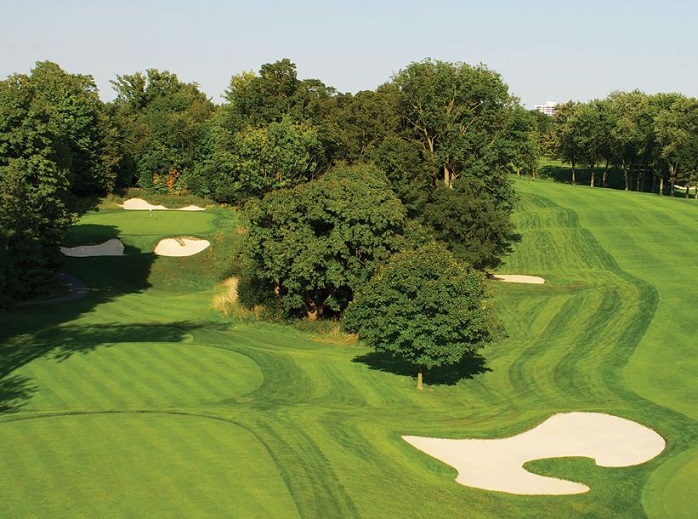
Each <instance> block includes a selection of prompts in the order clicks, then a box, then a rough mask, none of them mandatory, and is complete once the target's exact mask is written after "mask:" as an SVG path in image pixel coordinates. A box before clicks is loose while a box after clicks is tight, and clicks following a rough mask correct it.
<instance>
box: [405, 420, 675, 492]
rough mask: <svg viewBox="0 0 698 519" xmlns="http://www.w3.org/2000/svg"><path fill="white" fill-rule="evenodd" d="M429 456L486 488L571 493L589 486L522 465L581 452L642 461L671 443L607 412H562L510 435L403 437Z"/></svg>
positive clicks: (605, 463) (617, 463) (606, 460)
mask: <svg viewBox="0 0 698 519" xmlns="http://www.w3.org/2000/svg"><path fill="white" fill-rule="evenodd" d="M403 439H404V440H406V441H407V442H408V443H410V444H412V445H413V446H415V447H417V448H418V449H420V450H422V451H424V452H426V453H427V454H429V455H430V456H433V457H434V458H436V459H438V460H441V461H443V462H444V463H446V464H448V465H451V466H452V467H454V468H455V469H456V470H458V477H457V478H456V481H457V482H458V483H460V484H461V485H466V486H470V487H475V488H482V489H485V490H497V491H500V492H508V493H510V494H523V495H542V494H549V495H566V494H581V493H583V492H587V491H588V490H589V487H588V486H586V485H583V484H581V483H574V482H572V481H566V480H563V479H557V478H550V477H546V476H539V475H536V474H532V473H531V472H528V471H527V470H525V469H524V468H523V464H524V463H526V462H528V461H534V460H539V459H546V458H562V457H573V456H581V457H587V458H593V459H594V460H596V464H597V465H598V466H601V467H629V466H632V465H639V464H640V463H644V462H646V461H649V460H650V459H652V458H654V457H655V456H657V455H658V454H659V453H661V452H662V451H663V450H664V448H665V447H666V442H665V441H664V438H662V437H661V436H660V435H659V434H657V433H656V432H654V431H653V430H652V429H648V428H647V427H645V426H643V425H640V424H638V423H636V422H633V421H631V420H626V419H624V418H618V417H617V416H611V415H608V414H603V413H561V414H556V415H554V416H551V417H550V418H548V419H547V420H546V421H544V422H543V423H541V424H540V425H538V426H537V427H535V428H533V429H531V430H530V431H527V432H524V433H521V434H519V435H517V436H513V437H511V438H502V439H497V440H450V439H440V438H424V437H419V436H403Z"/></svg>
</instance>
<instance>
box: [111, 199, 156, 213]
mask: <svg viewBox="0 0 698 519" xmlns="http://www.w3.org/2000/svg"><path fill="white" fill-rule="evenodd" d="M119 207H123V208H124V209H126V210H128V211H164V210H166V209H167V207H165V206H164V205H153V204H151V203H149V202H146V201H145V200H143V199H142V198H129V199H128V200H125V201H124V203H123V204H120V205H119Z"/></svg>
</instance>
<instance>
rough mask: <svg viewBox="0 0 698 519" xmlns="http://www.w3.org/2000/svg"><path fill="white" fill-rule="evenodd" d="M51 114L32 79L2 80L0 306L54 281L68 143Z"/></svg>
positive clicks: (65, 221) (64, 218) (66, 216)
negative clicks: (59, 131) (59, 132)
mask: <svg viewBox="0 0 698 519" xmlns="http://www.w3.org/2000/svg"><path fill="white" fill-rule="evenodd" d="M54 114H55V112H54V110H53V107H52V106H51V105H50V104H49V103H48V102H47V101H46V99H45V98H44V97H43V96H42V95H41V94H40V93H39V91H38V88H37V84H36V82H34V81H33V80H32V79H31V78H30V77H27V76H24V75H16V76H11V77H10V78H8V79H7V80H6V81H2V82H0V293H1V294H2V296H0V299H1V301H0V304H8V303H10V302H11V301H12V300H15V299H26V298H28V297H31V296H33V295H36V294H38V293H40V291H41V290H42V289H44V288H46V287H48V286H50V285H51V284H52V283H53V274H52V271H51V270H52V268H53V267H54V266H55V260H56V255H57V253H58V245H59V243H60V240H61V238H62V235H63V232H64V231H65V229H66V228H67V227H68V226H69V225H70V223H71V222H72V216H71V214H70V213H69V211H68V209H67V208H66V200H67V198H68V194H69V189H70V179H69V178H70V170H69V165H70V158H71V155H70V152H69V141H68V140H67V139H66V138H65V136H62V135H60V134H58V133H57V132H56V129H57V127H58V126H59V125H58V124H57V122H56V120H55V117H54Z"/></svg>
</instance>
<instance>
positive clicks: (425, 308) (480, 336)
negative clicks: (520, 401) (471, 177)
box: [343, 243, 500, 371]
mask: <svg viewBox="0 0 698 519" xmlns="http://www.w3.org/2000/svg"><path fill="white" fill-rule="evenodd" d="M343 326H344V328H345V329H346V330H348V331H350V332H355V333H357V334H358V335H359V338H360V339H362V340H363V341H364V342H365V343H366V344H368V345H369V346H372V347H374V348H375V349H377V350H379V351H384V352H388V353H390V354H391V355H393V356H395V357H398V358H401V359H404V360H406V361H408V362H409V363H410V364H412V366H414V367H415V369H419V370H420V371H421V369H430V368H435V367H438V366H442V365H448V364H455V363H457V362H460V361H461V360H462V359H463V358H464V357H466V356H472V355H473V354H475V352H477V350H479V349H480V348H482V347H483V346H484V345H485V344H487V343H489V342H491V341H492V340H493V339H494V338H495V337H496V336H497V334H498V333H499V330H500V328H499V325H498V324H497V321H496V319H495V317H494V313H493V310H492V309H491V308H490V306H489V304H488V303H487V300H486V294H485V282H484V277H483V276H482V274H479V273H477V272H475V271H473V270H471V269H470V268H468V267H467V266H465V265H464V264H463V263H461V262H459V261H458V260H457V259H456V258H455V257H454V256H453V255H452V254H451V253H449V251H448V250H447V249H446V248H445V247H444V246H442V245H439V244H436V243H434V244H430V245H425V246H422V247H419V248H417V249H415V250H408V251H404V252H401V253H399V254H396V255H395V256H393V257H392V258H391V259H390V261H389V262H388V264H387V265H386V266H385V267H384V268H381V269H380V270H379V272H378V274H377V275H376V276H375V277H374V278H373V279H372V280H371V281H370V282H369V283H368V284H366V285H365V286H364V287H363V288H362V289H361V291H360V292H359V294H358V295H357V297H356V298H355V299H354V301H353V302H352V303H351V305H349V307H348V308H347V311H346V312H345V315H344V318H343Z"/></svg>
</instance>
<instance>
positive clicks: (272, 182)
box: [192, 118, 323, 203]
mask: <svg viewBox="0 0 698 519" xmlns="http://www.w3.org/2000/svg"><path fill="white" fill-rule="evenodd" d="M212 131H213V132H214V133H213V142H212V148H213V149H212V152H211V153H210V154H209V155H208V156H207V157H204V158H202V160H201V161H200V163H199V164H198V165H197V167H196V168H195V170H196V179H195V180H194V179H192V186H193V187H194V189H195V190H196V191H197V192H199V193H200V194H204V195H207V196H210V197H212V198H213V199H214V200H217V201H220V202H228V203H242V202H244V201H245V200H247V199H249V198H252V197H260V198H261V197H262V196H264V195H265V194H266V193H269V192H270V191H273V190H275V189H283V188H289V187H293V186H296V185H298V184H300V183H303V182H307V181H309V180H311V179H312V178H314V177H315V176H316V175H317V174H318V172H319V171H320V164H321V162H322V153H323V151H322V145H321V143H320V138H319V136H318V132H317V130H316V129H315V128H314V127H312V126H310V125H308V124H302V123H294V122H293V121H291V120H290V119H288V118H284V119H282V120H281V121H279V122H272V123H270V124H269V125H267V126H264V127H259V128H254V127H248V128H246V129H245V130H242V131H238V132H235V133H232V134H231V133H229V132H227V131H226V130H225V128H223V127H221V126H218V127H217V128H213V129H212Z"/></svg>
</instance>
